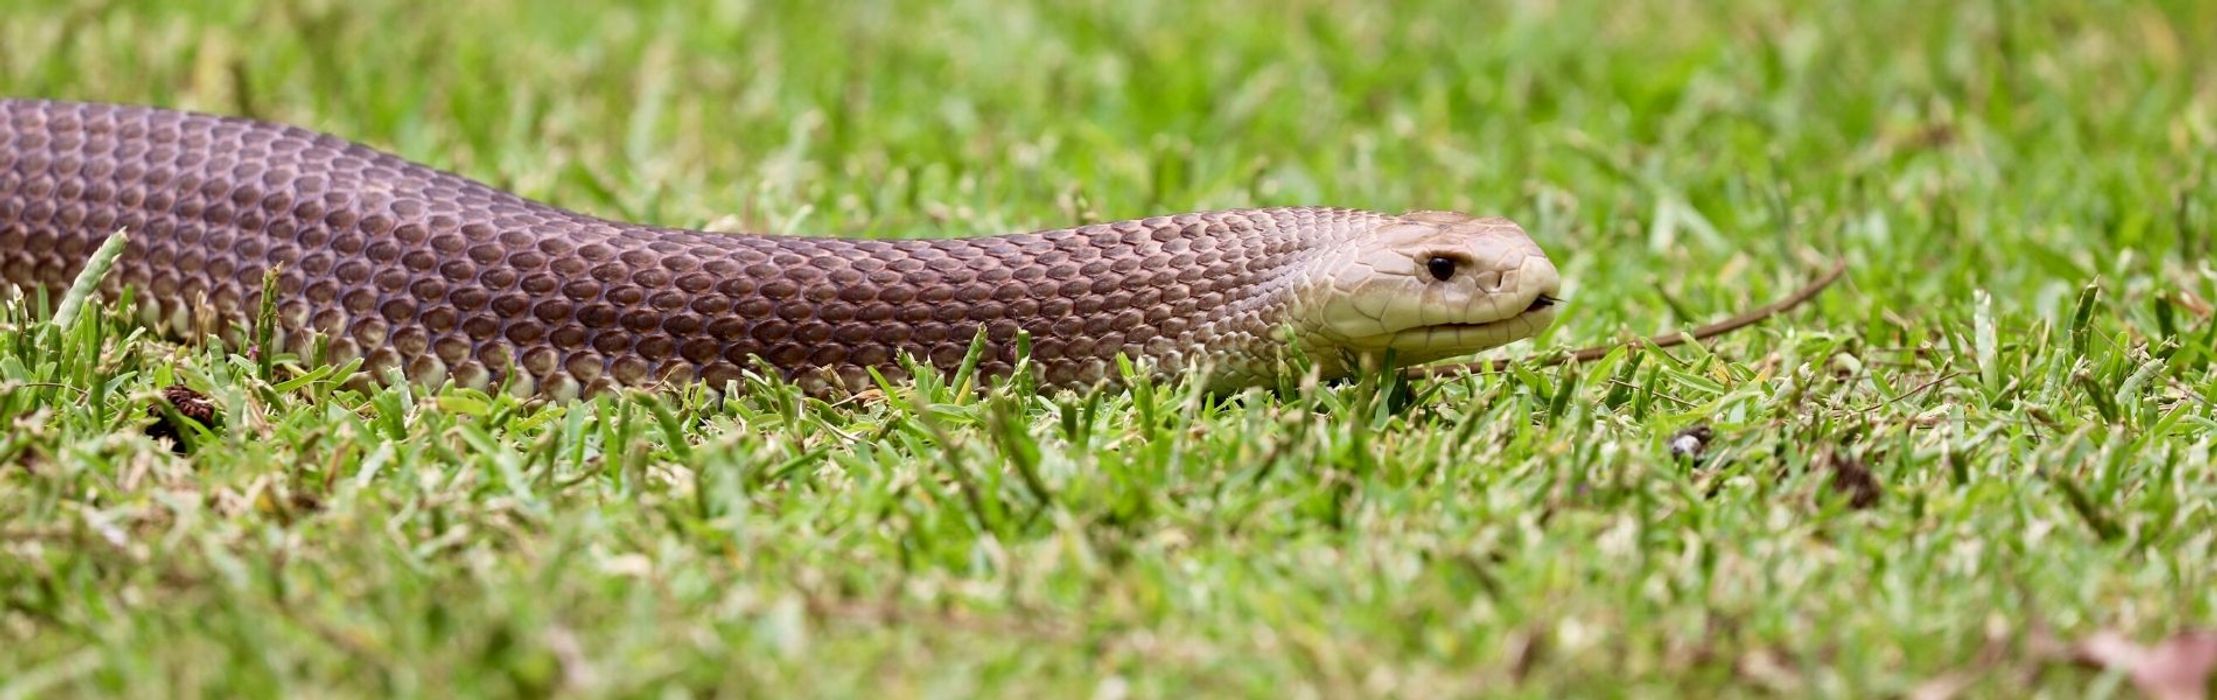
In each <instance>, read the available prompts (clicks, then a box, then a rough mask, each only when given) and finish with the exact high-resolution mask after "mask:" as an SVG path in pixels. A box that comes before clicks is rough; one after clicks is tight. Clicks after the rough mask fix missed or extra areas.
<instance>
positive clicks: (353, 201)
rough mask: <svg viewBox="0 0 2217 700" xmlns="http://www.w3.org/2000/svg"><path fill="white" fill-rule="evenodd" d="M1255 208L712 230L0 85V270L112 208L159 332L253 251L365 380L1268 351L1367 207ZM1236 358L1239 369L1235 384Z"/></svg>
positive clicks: (239, 268)
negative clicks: (1319, 263) (958, 228)
mask: <svg viewBox="0 0 2217 700" xmlns="http://www.w3.org/2000/svg"><path fill="white" fill-rule="evenodd" d="M1385 218H1386V217H1383V216H1382V215H1379V214H1373V213H1368V212H1360V211H1352V210H1343V209H1323V208H1283V209H1256V210H1241V211H1224V212H1212V213H1201V214H1181V215H1176V216H1169V217H1159V218H1150V219H1144V220H1135V221H1121V222H1115V223H1106V224H1098V225H1092V226H1083V227H1078V228H1072V229H1061V230H1053V231H1042V232H1036V233H1026V234H1013V235H1002V236H990V237H980V238H964V239H929V240H922V239H914V240H859V239H840V238H820V237H803V236H765V235H729V234H716V233H705V232H699V231H689V230H681V229H669V228H657V227H650V226H641V225H634V224H628V223H621V222H615V221H609V220H605V219H600V218H596V217H592V216H588V215H585V214H580V213H577V212H572V211H568V210H564V209H560V208H556V207H552V206H548V205H545V204H541V203H538V202H534V201H530V200H527V199H524V198H522V197H518V196H516V195H513V194H509V193H506V192H502V191H500V190H496V189H493V188H492V187H489V186H486V185H484V184H481V183H478V182H475V181H472V180H469V179H466V178H463V177H461V176H458V175H454V174H451V173H447V172H442V171H439V170H436V169H433V168H430V167H427V166H423V165H418V164H415V163H411V162H408V161H406V160H403V159H401V158H399V157H397V156H393V155H390V154H386V153H382V152H379V151H376V150H374V149H371V148H369V147H366V146H362V145H359V144H354V143H350V142H347V141H344V140H342V139H339V138H336V137H333V136H328V135H324V134H319V133H316V132H312V131H308V130H304V129H299V128H294V127H288V126H282V125H275V124H267V123H261V122H255V121H250V120H244V119H237V118H229V117H217V116H208V115H199V114H189V113H182V112H173V111H165V110H159V109H151V108H140V107H126V106H113V105H94V104H75V103H61V102H45V101H30V100H0V283H6V284H15V285H19V286H24V287H44V288H47V289H49V290H54V291H55V292H56V293H58V292H59V290H61V289H63V288H65V287H66V286H67V285H68V283H69V281H70V280H71V279H73V278H74V276H75V275H76V273H77V271H78V269H79V268H81V267H82V266H83V264H84V262H85V259H86V258H87V257H88V256H89V255H91V253H92V251H93V249H94V248H96V247H97V246H98V245H99V241H100V240H101V239H103V238H104V237H105V236H107V235H108V234H109V233H111V232H113V231H116V230H118V229H125V230H128V231H129V232H130V235H131V241H132V242H131V246H130V247H129V248H128V249H127V251H126V253H125V255H124V257H123V259H122V260H121V261H119V263H118V264H117V266H116V268H115V270H114V271H113V272H112V273H111V274H110V275H109V277H108V278H107V280H106V287H105V289H104V291H105V292H107V293H108V294H109V295H110V296H111V298H113V295H114V294H116V293H117V292H119V291H120V290H121V288H122V287H123V286H125V285H130V286H133V287H135V288H136V289H137V290H138V295H139V298H140V299H141V302H140V309H141V312H142V314H144V316H145V319H144V320H145V321H146V322H147V323H148V324H149V325H150V326H152V327H154V328H156V329H157V330H159V331H162V332H163V333H165V334H167V335H170V336H172V337H177V338H180V339H191V338H195V337H206V336H207V335H208V334H214V335H216V336H218V337H221V338H224V339H225V340H227V341H228V342H231V343H233V344H238V343H240V342H241V339H242V338H243V337H244V333H243V329H244V328H245V324H246V323H247V320H248V319H249V318H250V317H251V314H252V313H253V312H254V310H255V309H258V308H260V304H261V296H262V291H261V290H262V283H263V278H264V274H265V272H266V271H268V270H271V269H276V270H278V276H277V289H278V291H279V294H278V298H277V301H276V308H277V310H278V316H279V321H280V323H279V326H280V338H281V339H282V340H283V342H284V345H285V346H286V349H287V350H289V351H292V352H296V353H306V352H308V350H309V348H310V347H311V343H310V337H311V333H308V332H305V331H314V332H316V333H317V334H320V335H321V336H323V337H325V338H326V339H327V341H328V347H327V353H328V354H327V355H326V358H327V359H328V360H331V361H344V360H346V359H350V358H354V357H361V358H365V359H366V362H367V364H368V366H369V367H370V368H371V369H372V370H373V375H374V376H377V377H380V378H386V379H391V378H395V377H404V378H406V379H408V380H412V381H415V382H418V383H424V384H436V383H438V382H441V381H445V380H453V381H455V382H458V383H461V384H465V385H471V386H479V387H487V386H503V385H505V386H508V387H509V388H510V389H511V390H515V391H521V392H524V393H544V394H549V395H555V396H574V395H578V394H581V393H582V394H590V393H597V392H601V391H605V390H608V389H611V388H614V387H617V386H622V385H631V386H645V385H653V384H656V383H657V382H665V381H673V380H674V381H686V382H690V381H699V380H705V381H707V382H708V383H709V384H710V385H711V386H713V387H719V388H720V387H722V386H724V383H725V382H729V381H733V380H736V379H738V378H740V376H741V372H742V368H760V367H762V366H763V365H761V364H758V362H766V363H767V364H768V366H769V367H771V368H774V370H775V371H778V372H781V373H783V374H785V375H786V376H787V377H788V378H793V379H797V380H800V381H802V382H804V383H815V384H817V385H818V386H828V385H832V384H837V383H842V382H843V383H845V384H846V385H847V386H850V387H852V386H857V385H860V383H862V382H864V381H865V380H866V377H867V374H866V371H865V370H866V368H875V369H877V370H879V371H880V372H883V373H886V374H887V375H888V376H892V377H899V376H902V374H903V373H902V372H901V369H900V366H899V364H898V362H897V359H896V358H897V356H898V355H901V354H904V353H905V354H908V355H911V356H913V357H916V358H918V359H922V360H928V361H929V363H930V364H932V365H934V366H936V367H938V368H941V369H947V368H952V367H955V366H958V364H959V363H960V361H961V360H962V358H963V357H964V355H965V353H966V352H967V350H968V348H969V345H970V342H971V340H972V339H973V338H974V337H975V336H976V334H977V333H978V332H979V330H980V329H981V328H982V329H983V331H984V332H985V333H986V334H987V337H988V341H989V345H988V347H987V352H986V356H985V358H984V360H983V362H982V365H981V368H982V369H983V370H984V371H986V372H989V373H1006V372H1008V371H1010V369H1011V366H1012V363H1013V362H1014V360H1015V357H1016V354H1017V342H1016V339H1017V336H1018V331H1020V330H1021V331H1026V332H1028V334H1029V335H1030V336H1031V338H1032V358H1033V361H1034V363H1035V364H1036V365H1038V368H1039V370H1040V372H1041V377H1042V378H1043V379H1045V380H1046V381H1048V382H1049V383H1052V384H1060V385H1081V384H1087V383H1093V382H1100V381H1104V380H1112V379H1113V375H1114V374H1115V369H1114V366H1113V363H1112V360H1113V358H1114V357H1115V356H1116V355H1117V354H1118V353H1124V354H1127V355H1129V356H1131V357H1132V358H1133V359H1135V360H1141V361H1144V362H1150V363H1153V365H1154V366H1156V367H1158V368H1169V367H1175V366H1180V365H1183V364H1186V363H1191V362H1195V361H1206V362H1209V363H1211V364H1213V365H1214V366H1216V367H1217V368H1218V369H1219V370H1220V371H1221V372H1222V373H1223V376H1224V377H1230V378H1234V379H1236V378H1238V377H1241V376H1249V377H1259V376H1263V375H1267V374H1269V373H1270V372H1271V371H1272V370H1271V365H1272V364H1273V363H1275V362H1276V361H1277V349H1278V348H1280V347H1282V343H1281V342H1280V341H1279V340H1277V339H1276V335H1275V331H1276V328H1275V326H1276V325H1278V324H1279V322H1278V321H1277V319H1280V318H1282V317H1283V316H1284V313H1285V309H1286V306H1287V304H1289V303H1290V299H1289V297H1290V296H1291V293H1292V286H1293V283H1294V280H1293V279H1291V278H1293V277H1296V276H1298V272H1297V269H1296V268H1298V267H1299V266H1300V265H1301V264H1302V263H1303V260H1304V256H1309V255H1314V254H1315V253H1314V249H1315V244H1317V243H1319V242H1320V241H1328V240H1341V239H1344V238H1345V237H1347V236H1349V235H1351V234H1352V233H1354V232H1358V231H1361V230H1365V229H1368V228H1370V227H1373V226H1376V225H1377V224H1378V223H1379V222H1380V221H1383V220H1385ZM1250 381H1251V380H1250Z"/></svg>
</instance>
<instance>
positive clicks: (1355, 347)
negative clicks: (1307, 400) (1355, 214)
mask: <svg viewBox="0 0 2217 700" xmlns="http://www.w3.org/2000/svg"><path fill="white" fill-rule="evenodd" d="M1332 249H1333V250H1332V252H1331V253H1328V254H1325V255H1322V256H1320V257H1319V259H1318V260H1317V261H1316V263H1315V264H1316V267H1315V268H1312V269H1311V271H1310V275H1309V276H1308V277H1307V278H1306V282H1305V286H1307V287H1309V288H1308V289H1304V290H1302V292H1303V294H1302V297H1303V298H1305V299H1307V300H1309V301H1310V303H1309V304H1308V305H1307V308H1306V309H1305V310H1304V311H1303V312H1302V316H1303V319H1302V326H1303V328H1304V329H1305V330H1307V331H1308V333H1309V334H1311V335H1314V336H1316V337H1315V338H1313V340H1312V342H1318V343H1321V345H1322V347H1326V348H1340V349H1343V350H1347V351H1353V354H1356V355H1358V356H1365V357H1373V358H1375V357H1379V356H1382V355H1384V354H1385V353H1386V352H1387V351H1389V350H1390V351H1392V352H1393V354H1394V357H1395V359H1396V360H1397V361H1398V362H1401V363H1407V364H1416V363H1423V362H1430V361H1433V360H1438V359H1442V358H1447V357H1454V356H1457V355H1467V354H1470V353H1474V352H1477V351H1480V350H1484V349H1487V348H1491V347H1495V346H1499V345H1504V344H1507V343H1511V342H1515V341H1518V340H1522V339H1525V338H1529V337H1532V336H1533V335H1535V334H1537V333H1539V332H1540V331H1541V330H1542V329H1545V328H1546V327H1547V325H1548V324H1549V323H1551V322H1553V321H1554V320H1555V311H1556V309H1555V306H1556V302H1557V301H1559V300H1560V299H1559V298H1558V296H1557V295H1558V294H1559V291H1560V289H1561V284H1562V282H1561V279H1560V278H1559V277H1558V276H1557V273H1556V271H1555V265H1554V263H1552V262H1549V261H1548V259H1547V253H1546V252H1544V251H1542V250H1540V247H1539V244H1537V243H1534V242H1532V238H1531V237H1530V236H1528V235H1525V233H1524V229H1523V228H1520V227H1518V226H1517V225H1516V224H1515V223H1512V222H1510V221H1509V220H1507V219H1501V218H1491V217H1489V218H1478V217H1472V216H1466V215H1463V214H1457V213H1453V212H1439V211H1417V212H1409V213H1407V214H1403V215H1401V216H1398V217H1393V218H1390V219H1387V220H1386V221H1385V222H1384V223H1381V224H1380V225H1378V226H1377V227H1374V228H1371V229H1369V230H1367V231H1362V232H1358V233H1356V234H1354V235H1352V236H1350V237H1348V238H1347V239H1345V240H1344V241H1342V242H1340V243H1339V244H1338V245H1336V246H1332Z"/></svg>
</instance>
